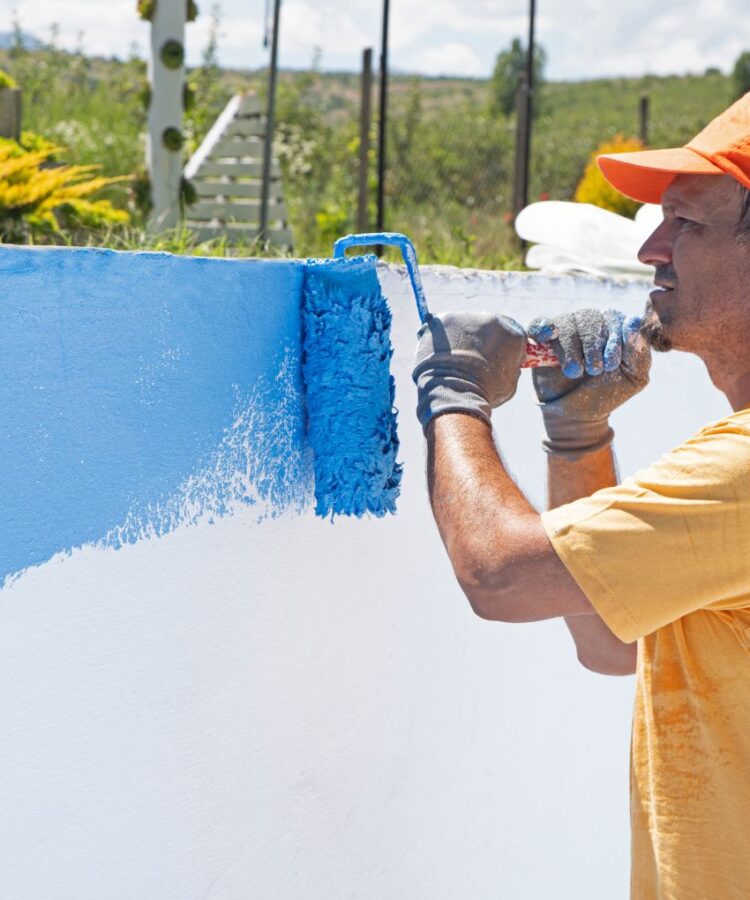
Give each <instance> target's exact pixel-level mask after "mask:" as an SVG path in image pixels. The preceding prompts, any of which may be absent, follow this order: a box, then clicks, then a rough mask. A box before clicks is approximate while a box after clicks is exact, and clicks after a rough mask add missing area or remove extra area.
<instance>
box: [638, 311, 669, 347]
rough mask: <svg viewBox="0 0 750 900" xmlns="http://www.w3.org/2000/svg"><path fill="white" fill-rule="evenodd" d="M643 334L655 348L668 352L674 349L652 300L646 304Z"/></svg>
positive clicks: (650, 345) (642, 325)
mask: <svg viewBox="0 0 750 900" xmlns="http://www.w3.org/2000/svg"><path fill="white" fill-rule="evenodd" d="M641 336H642V337H643V339H644V340H645V341H646V343H647V344H648V345H649V347H651V348H652V349H653V350H656V351H657V352H659V353H667V352H668V351H670V350H671V349H672V341H670V339H669V338H668V337H667V336H666V335H665V334H664V325H663V324H662V322H661V319H660V318H659V316H658V315H657V313H656V310H655V309H654V307H653V305H652V304H651V301H650V300H649V301H648V303H647V304H646V312H645V313H644V315H643V322H642V323H641Z"/></svg>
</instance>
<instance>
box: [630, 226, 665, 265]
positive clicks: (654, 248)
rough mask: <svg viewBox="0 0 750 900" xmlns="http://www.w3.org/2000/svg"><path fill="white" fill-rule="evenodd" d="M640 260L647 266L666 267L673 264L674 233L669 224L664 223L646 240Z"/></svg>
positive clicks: (640, 252) (639, 252) (639, 254)
mask: <svg viewBox="0 0 750 900" xmlns="http://www.w3.org/2000/svg"><path fill="white" fill-rule="evenodd" d="M638 259H639V260H640V261H641V262H642V263H643V264H644V265H646V266H665V265H669V264H670V263H671V262H672V233H671V229H670V227H669V223H668V222H666V221H664V222H662V223H661V224H660V225H659V226H658V227H657V228H655V229H654V231H652V232H651V234H650V235H649V236H648V237H647V238H646V240H645V241H644V242H643V246H642V247H641V249H640V250H639V251H638Z"/></svg>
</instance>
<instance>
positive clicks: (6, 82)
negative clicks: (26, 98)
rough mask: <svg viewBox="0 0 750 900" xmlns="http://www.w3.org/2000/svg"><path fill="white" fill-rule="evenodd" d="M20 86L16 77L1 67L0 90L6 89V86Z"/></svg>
mask: <svg viewBox="0 0 750 900" xmlns="http://www.w3.org/2000/svg"><path fill="white" fill-rule="evenodd" d="M15 87H18V85H17V84H16V81H15V79H14V78H11V76H10V75H8V73H7V72H4V71H3V70H2V69H0V91H3V90H5V88H15Z"/></svg>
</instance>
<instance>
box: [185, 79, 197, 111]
mask: <svg viewBox="0 0 750 900" xmlns="http://www.w3.org/2000/svg"><path fill="white" fill-rule="evenodd" d="M195 94H196V89H195V84H194V83H193V82H190V81H186V82H185V83H184V84H183V85H182V108H183V110H184V111H185V112H192V111H193V110H194V109H195Z"/></svg>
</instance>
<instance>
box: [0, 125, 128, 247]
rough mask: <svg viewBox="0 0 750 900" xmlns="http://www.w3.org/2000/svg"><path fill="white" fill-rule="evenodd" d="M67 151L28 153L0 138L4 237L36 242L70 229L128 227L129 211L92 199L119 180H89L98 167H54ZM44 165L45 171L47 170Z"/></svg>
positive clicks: (0, 221)
mask: <svg viewBox="0 0 750 900" xmlns="http://www.w3.org/2000/svg"><path fill="white" fill-rule="evenodd" d="M62 149H63V148H61V147H55V146H52V145H47V146H46V147H43V148H42V149H38V150H26V149H25V148H24V147H23V146H22V145H21V144H19V143H17V142H16V141H13V140H9V139H5V138H0V238H2V240H4V241H23V240H27V239H29V238H31V239H37V238H42V237H44V236H45V235H52V234H56V233H60V232H61V230H62V229H63V228H66V229H70V230H74V231H75V230H79V229H81V230H86V229H98V228H104V227H107V226H111V225H116V224H122V223H126V222H128V221H129V220H130V216H129V215H128V213H127V212H125V211H124V210H121V209H116V208H115V207H113V206H112V204H111V203H110V201H109V200H93V199H91V196H92V195H93V194H95V193H96V192H97V191H99V190H101V189H102V188H104V187H107V186H108V185H110V184H114V183H115V182H118V181H124V180H126V179H127V176H124V177H120V178H104V177H101V176H98V177H91V176H92V173H93V172H94V171H95V170H96V169H98V166H66V165H50V163H49V160H50V157H52V156H53V154H54V153H58V152H61V151H62ZM45 166H46V167H45Z"/></svg>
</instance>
